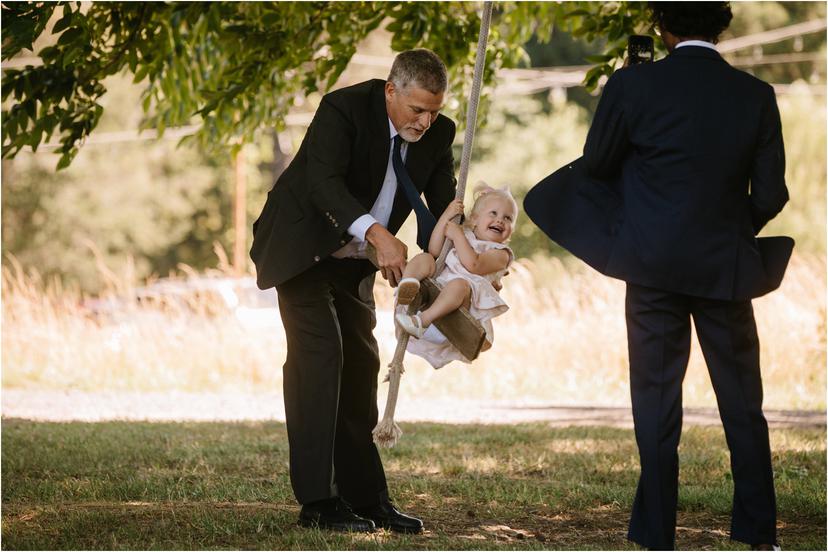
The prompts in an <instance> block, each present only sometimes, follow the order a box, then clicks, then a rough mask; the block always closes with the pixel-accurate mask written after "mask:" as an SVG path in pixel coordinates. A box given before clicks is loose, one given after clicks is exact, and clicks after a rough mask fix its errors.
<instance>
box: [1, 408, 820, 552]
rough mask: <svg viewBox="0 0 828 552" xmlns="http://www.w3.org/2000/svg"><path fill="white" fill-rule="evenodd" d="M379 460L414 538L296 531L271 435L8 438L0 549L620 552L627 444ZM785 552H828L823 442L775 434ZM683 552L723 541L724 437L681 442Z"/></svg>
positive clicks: (694, 430) (193, 426)
mask: <svg viewBox="0 0 828 552" xmlns="http://www.w3.org/2000/svg"><path fill="white" fill-rule="evenodd" d="M403 430H404V431H405V435H404V436H403V439H402V441H401V443H400V445H398V446H397V447H396V448H394V449H391V450H387V451H383V452H382V454H383V459H384V462H385V466H386V472H387V475H388V480H389V486H390V490H391V493H392V495H393V497H394V499H395V501H396V502H397V504H398V506H400V508H401V509H403V510H405V511H409V512H411V513H414V514H416V515H419V516H421V517H423V518H424V520H425V523H426V529H427V531H426V532H425V534H423V535H418V536H403V535H396V534H391V533H388V532H386V531H379V532H377V533H376V534H374V535H352V534H336V533H329V532H321V531H309V530H303V529H299V528H298V527H297V526H296V524H295V522H296V517H297V515H298V506H297V505H296V504H295V501H294V499H293V495H292V492H291V489H290V482H289V480H288V475H287V473H288V472H287V458H288V450H287V436H286V433H285V428H284V425H283V424H280V423H127V422H107V423H95V424H85V423H63V424H60V423H35V422H29V421H24V420H14V419H6V420H3V424H2V438H3V441H2V443H3V448H2V502H3V513H2V521H3V528H2V537H3V545H2V546H3V549H205V548H242V549H321V550H324V549H400V550H412V549H444V550H446V549H629V548H634V546H633V545H631V544H630V543H628V542H627V541H626V537H625V536H626V523H627V520H628V517H629V507H630V504H631V503H632V497H633V495H634V492H635V485H636V481H637V475H638V457H637V451H636V448H635V441H634V437H633V434H632V432H631V431H630V430H624V429H615V428H602V427H589V428H586V427H570V428H550V427H548V426H546V425H544V424H522V425H515V426H472V425H469V426H450V425H440V424H404V425H403ZM771 442H772V445H773V447H774V450H775V454H774V465H775V467H776V488H777V494H778V503H779V520H780V521H779V533H780V540H781V543H782V545H783V546H784V547H785V548H786V549H824V548H825V546H826V532H825V513H826V510H825V459H826V458H825V431H824V429H823V430H817V429H779V430H774V431H772V432H771ZM681 459H682V471H681V494H680V497H679V518H678V522H679V529H678V535H677V544H678V546H679V548H685V549H686V548H692V549H745V548H746V547H745V546H743V545H740V544H738V543H733V542H731V541H729V540H728V533H727V531H728V528H729V525H730V520H729V512H730V507H731V504H730V501H731V497H732V492H733V489H732V482H731V480H730V476H729V460H728V455H727V449H726V446H725V441H724V436H723V433H722V431H721V429H719V428H702V427H691V428H688V429H686V430H685V432H684V438H683V442H682V448H681Z"/></svg>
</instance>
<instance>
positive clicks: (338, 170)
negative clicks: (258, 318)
mask: <svg viewBox="0 0 828 552" xmlns="http://www.w3.org/2000/svg"><path fill="white" fill-rule="evenodd" d="M384 87H385V81H383V80H377V79H374V80H370V81H367V82H363V83H360V84H356V85H353V86H349V87H347V88H342V89H340V90H336V91H334V92H331V93H329V94H327V95H325V96H324V97H323V98H322V103H321V104H320V105H319V108H318V109H317V111H316V115H315V116H314V118H313V121H312V122H311V124H310V127H309V128H308V132H307V134H306V135H305V138H304V140H303V141H302V145H301V146H300V148H299V151H298V152H297V154H296V157H295V158H294V159H293V161H291V163H290V165H289V166H288V168H287V169H286V170H285V172H284V173H282V175H281V176H280V177H279V179H278V180H277V181H276V184H275V185H274V187H273V189H272V190H271V191H270V192H269V193H268V196H267V201H266V202H265V205H264V208H263V209H262V213H261V215H259V218H258V220H257V221H256V222H255V223H254V224H253V246H252V247H251V250H250V257H251V258H252V259H253V262H254V263H255V264H256V273H257V280H256V281H257V284H258V286H259V287H260V288H261V289H267V288H269V287H273V286H276V285H279V284H281V283H283V282H286V281H287V280H289V279H290V278H292V277H294V276H296V275H298V274H301V273H302V272H304V271H305V270H307V269H308V268H310V267H311V266H313V265H314V264H316V263H318V262H319V261H321V260H323V259H325V258H327V257H328V256H330V254H331V253H333V252H334V251H336V250H337V249H339V248H340V247H342V246H343V245H345V244H346V243H348V241H350V240H351V235H350V234H348V232H347V230H348V227H349V226H350V225H351V224H352V223H353V222H354V221H355V220H356V219H357V218H359V217H360V216H362V215H364V214H367V213H368V211H369V210H370V209H371V207H372V206H373V204H374V201H375V200H376V198H377V196H378V195H379V192H380V189H381V188H382V183H383V180H384V178H385V172H386V168H387V166H388V158H389V152H390V151H391V149H390V148H391V137H390V135H389V127H388V114H387V112H386V109H385V93H384ZM454 134H455V126H454V122H452V121H451V120H450V119H448V118H447V117H445V116H443V115H439V116H438V117H437V120H436V121H435V122H434V124H432V125H431V128H429V130H428V131H427V132H426V133H425V135H423V137H422V138H421V139H420V140H419V141H418V142H414V143H410V144H409V145H408V153H407V155H406V162H405V165H406V168H407V169H408V173H409V175H410V176H411V179H412V180H413V181H414V185H415V186H416V188H417V189H418V190H419V191H420V192H422V193H423V194H424V196H425V200H426V203H427V204H428V207H429V210H431V212H432V213H433V214H434V215H435V217H437V218H439V217H440V215H442V213H443V211H444V210H445V208H446V207H447V206H448V204H449V203H450V202H451V200H452V199H454V193H455V187H456V180H455V178H454V158H453V156H452V152H451V144H452V142H453V141H454ZM410 212H411V207H410V206H409V205H408V202H407V201H406V199H405V197H404V194H402V193H398V194H397V195H396V197H395V199H394V206H393V208H392V211H391V218H390V220H389V222H388V230H389V231H390V232H391V233H396V232H397V231H398V230H399V229H400V226H402V223H403V222H405V219H406V217H408V214H409V213H410ZM366 267H367V273H370V270H371V269H370V265H369V264H368V263H367V262H366ZM367 273H366V274H367Z"/></svg>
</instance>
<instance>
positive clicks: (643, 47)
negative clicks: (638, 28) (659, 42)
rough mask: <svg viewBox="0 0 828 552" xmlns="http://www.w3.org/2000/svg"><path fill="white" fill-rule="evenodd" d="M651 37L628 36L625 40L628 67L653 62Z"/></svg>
mask: <svg viewBox="0 0 828 552" xmlns="http://www.w3.org/2000/svg"><path fill="white" fill-rule="evenodd" d="M653 48H654V47H653V37H651V36H646V35H630V38H629V39H628V40H627V57H628V58H629V60H630V65H635V64H636V63H645V62H648V61H653V55H654V49H653Z"/></svg>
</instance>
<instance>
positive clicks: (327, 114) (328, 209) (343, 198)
mask: <svg viewBox="0 0 828 552" xmlns="http://www.w3.org/2000/svg"><path fill="white" fill-rule="evenodd" d="M355 139H356V129H355V128H354V125H353V123H352V122H350V121H349V120H348V118H347V117H346V116H345V114H344V113H342V112H341V111H340V110H339V109H338V108H337V107H336V106H334V105H333V104H332V103H331V102H330V101H328V100H327V99H326V98H323V99H322V102H321V104H320V105H319V108H318V109H317V110H316V114H315V115H314V118H313V121H312V122H311V125H310V128H309V129H308V134H307V140H308V143H307V180H306V183H307V190H306V192H307V194H308V198H309V200H310V202H311V204H312V205H313V206H314V207H315V208H316V210H317V211H319V214H321V215H322V216H323V217H324V218H325V220H326V221H328V222H330V223H331V224H332V225H335V226H336V227H337V228H340V229H341V230H342V231H343V232H344V231H345V229H347V228H348V227H349V226H350V225H351V223H353V222H354V221H355V220H356V219H357V218H359V217H360V216H362V215H364V214H366V213H367V211H366V210H365V208H364V207H363V206H362V205H361V204H360V203H359V201H357V199H356V198H355V197H354V196H353V195H352V194H351V192H350V191H349V190H348V187H347V185H346V180H347V175H348V167H349V165H350V163H351V151H352V147H353V143H354V140H355Z"/></svg>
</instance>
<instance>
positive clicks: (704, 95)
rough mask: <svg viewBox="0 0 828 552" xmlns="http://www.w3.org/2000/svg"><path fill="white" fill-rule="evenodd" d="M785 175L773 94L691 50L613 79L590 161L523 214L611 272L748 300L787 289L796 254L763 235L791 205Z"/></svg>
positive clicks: (705, 52)
mask: <svg viewBox="0 0 828 552" xmlns="http://www.w3.org/2000/svg"><path fill="white" fill-rule="evenodd" d="M784 172H785V153H784V147H783V143H782V129H781V124H780V120H779V112H778V109H777V107H776V99H775V95H774V92H773V88H772V87H771V86H770V85H768V84H766V83H764V82H762V81H760V80H758V79H756V78H754V77H752V76H750V75H748V74H747V73H744V72H742V71H738V70H736V69H733V68H732V67H730V65H728V64H727V63H726V62H725V61H724V60H723V59H722V58H721V56H719V54H718V53H716V52H715V51H714V50H711V49H709V48H704V47H698V46H685V47H682V48H677V49H676V50H675V51H674V52H673V53H672V54H671V55H670V56H668V57H667V58H665V59H663V60H660V61H658V62H655V63H648V64H641V65H635V66H632V67H629V68H626V69H621V70H619V71H617V72H616V73H615V74H613V76H612V77H611V78H610V79H609V81H608V82H607V84H606V86H605V88H604V92H603V95H602V97H601V101H600V102H599V105H598V109H597V111H596V114H595V118H594V120H593V123H592V126H591V128H590V131H589V135H588V136H587V141H586V145H585V146H584V156H583V158H582V159H580V160H579V161H577V162H575V163H573V164H571V165H570V166H567V167H565V168H563V169H561V170H560V171H557V172H556V173H554V174H553V175H552V176H551V177H549V178H548V179H547V181H545V183H541V185H539V186H537V187H536V189H535V190H533V193H530V195H528V196H527V199H526V201H525V206H526V210H527V213H529V215H530V217H531V218H532V219H533V220H535V222H536V223H537V224H538V225H539V226H540V227H541V228H543V229H544V230H545V231H547V233H548V234H549V235H550V237H552V239H554V240H556V241H558V242H559V243H561V245H563V246H564V247H568V248H569V247H571V246H573V245H574V248H575V251H573V252H574V253H576V255H579V256H581V257H582V258H584V257H587V258H585V260H587V262H589V263H590V264H591V265H592V266H594V267H595V268H597V269H598V270H600V271H601V272H603V273H604V274H607V275H609V276H613V277H616V278H620V279H622V280H625V281H627V282H630V283H634V284H638V285H642V286H648V287H653V288H658V289H662V290H666V291H673V292H676V293H683V294H687V295H694V296H699V297H707V298H712V299H724V300H736V299H747V298H751V297H756V296H758V295H761V294H763V293H767V292H768V291H770V289H773V288H775V287H776V286H778V285H779V281H780V280H781V277H782V274H783V273H784V269H785V266H786V265H787V261H788V258H789V257H790V250H791V248H792V247H793V241H792V240H790V238H778V239H775V240H774V241H771V242H767V243H764V244H762V245H760V243H759V242H757V240H756V238H755V235H756V233H758V232H759V230H760V229H761V228H762V227H763V226H764V225H765V224H766V223H767V222H768V221H769V220H770V219H771V218H773V217H774V216H775V215H776V214H777V213H778V212H779V211H780V210H781V209H782V207H783V206H784V205H785V203H786V202H787V200H788V190H787V188H786V186H785V177H784ZM556 183H557V184H559V185H558V186H557V188H555V185H556ZM550 185H551V186H553V188H555V189H551V188H548V186H550ZM574 215H578V216H580V217H583V218H581V219H580V221H577V220H576V219H574V218H573V217H574ZM579 225H580V228H579ZM760 248H761V249H760ZM763 253H764V254H765V255H766V257H768V258H765V259H763V257H762V255H763ZM774 281H775V285H774Z"/></svg>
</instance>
